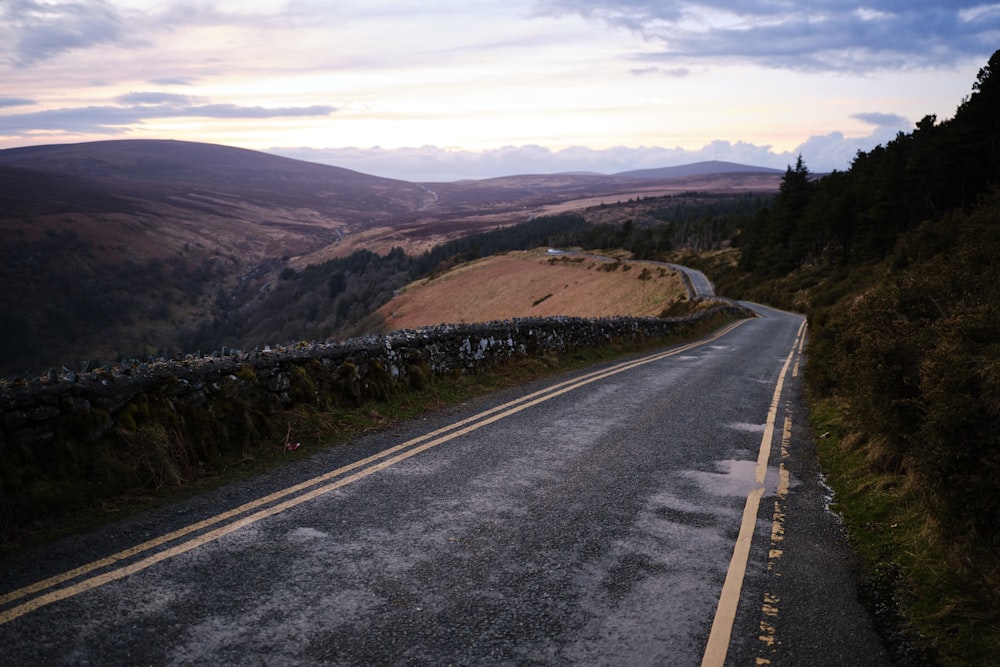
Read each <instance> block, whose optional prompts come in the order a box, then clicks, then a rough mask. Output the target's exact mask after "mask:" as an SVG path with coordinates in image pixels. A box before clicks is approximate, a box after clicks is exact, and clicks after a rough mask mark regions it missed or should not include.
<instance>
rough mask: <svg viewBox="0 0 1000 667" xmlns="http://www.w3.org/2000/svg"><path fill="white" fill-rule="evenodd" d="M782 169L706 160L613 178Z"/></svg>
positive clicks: (710, 174)
mask: <svg viewBox="0 0 1000 667" xmlns="http://www.w3.org/2000/svg"><path fill="white" fill-rule="evenodd" d="M784 173H785V170H784V169H772V168H770V167H754V166H752V165H747V164H737V163H736V162H723V161H721V160H708V161H706V162H694V163H692V164H684V165H680V166H677V167H660V168H658V169H635V170H633V171H622V172H619V173H617V174H614V175H615V176H617V177H619V178H688V177H691V176H714V175H718V174H784Z"/></svg>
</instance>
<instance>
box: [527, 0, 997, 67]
mask: <svg viewBox="0 0 1000 667" xmlns="http://www.w3.org/2000/svg"><path fill="white" fill-rule="evenodd" d="M537 11H538V13H539V14H540V15H550V16H567V15H576V16H580V17H583V18H585V19H588V20H593V21H600V22H603V23H605V24H608V25H612V26H615V27H618V28H622V29H625V30H629V31H632V32H634V33H636V34H639V35H641V36H642V37H643V38H644V39H645V40H646V41H647V42H648V43H649V44H650V45H651V50H650V51H649V52H646V53H643V54H641V55H636V56H635V57H636V58H637V59H640V60H645V61H649V62H651V63H659V62H668V63H691V62H711V63H713V64H719V63H723V62H731V63H751V64H755V65H761V66H766V67H772V68H779V69H788V70H800V71H814V72H819V71H838V72H866V71H871V70H873V69H882V70H905V69H913V68H922V67H948V66H953V65H955V64H956V63H958V62H960V61H963V60H966V59H969V58H981V57H982V54H984V53H991V52H992V51H993V50H994V49H995V48H996V44H997V35H998V34H1000V5H998V4H996V3H984V2H982V0H935V1H929V0H869V1H868V2H865V3H852V2H844V1H843V0H812V1H809V2H798V1H791V0H775V1H773V2H745V1H744V0H702V1H700V2H690V1H686V0H539V2H538V3H537ZM637 69H638V70H639V71H642V68H637ZM672 71H683V68H679V67H678V66H676V65H675V66H674V69H673V70H672Z"/></svg>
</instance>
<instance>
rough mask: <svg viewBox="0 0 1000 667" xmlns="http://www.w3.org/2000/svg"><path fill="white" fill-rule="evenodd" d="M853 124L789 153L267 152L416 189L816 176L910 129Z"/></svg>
mask: <svg viewBox="0 0 1000 667" xmlns="http://www.w3.org/2000/svg"><path fill="white" fill-rule="evenodd" d="M856 117H857V118H859V119H860V120H864V121H865V122H867V123H869V124H871V125H875V126H876V127H875V128H874V130H873V132H872V133H871V134H869V135H867V136H863V137H846V136H844V134H843V133H841V132H831V133H829V134H825V135H816V136H812V137H809V138H808V139H806V140H805V141H804V142H803V143H802V144H801V145H800V146H798V148H796V149H795V150H792V151H782V152H779V151H775V150H773V149H772V147H771V146H757V145H754V144H752V143H748V142H743V141H739V142H735V143H733V142H729V141H724V140H717V141H713V142H711V143H709V144H706V145H705V146H703V147H702V148H700V149H697V150H688V149H684V148H680V147H677V148H663V147H656V146H640V147H625V146H619V147H614V148H606V149H593V148H586V147H583V146H574V147H570V148H564V149H561V150H552V149H549V148H546V147H544V146H534V145H526V146H504V147H502V148H497V149H493V150H485V151H467V150H449V149H444V148H439V147H436V146H421V147H413V148H397V149H385V148H380V147H378V146H375V147H372V148H357V147H350V148H307V147H299V148H294V147H290V148H272V149H270V150H269V151H268V152H270V153H274V154H276V155H283V156H285V157H291V158H295V159H298V160H307V161H309V162H319V163H322V164H330V165H334V166H338V167H344V168H346V169H353V170H355V171H360V172H363V173H366V174H374V175H377V176H384V177H387V178H398V179H401V180H405V181H415V182H451V181H460V180H466V179H482V178H494V177H497V176H510V175H514V174H549V173H561V172H595V173H600V174H614V173H618V172H622V171H630V170H633V169H655V168H658V167H672V166H677V165H683V164H690V163H692V162H703V161H708V160H722V161H725V162H736V163H739V164H748V165H754V166H759V167H772V168H776V169H785V168H786V167H788V166H789V165H792V164H794V163H795V160H796V158H797V157H798V155H800V154H801V155H802V157H803V159H804V160H805V163H806V166H808V168H809V169H810V171H813V172H817V173H822V172H829V171H833V170H835V169H839V170H844V169H847V168H848V167H849V166H850V164H851V161H852V160H853V159H854V157H855V156H856V155H857V153H858V151H869V150H871V149H872V148H875V147H876V146H878V145H879V144H885V143H887V142H889V141H891V140H892V139H893V138H894V137H895V136H896V135H897V134H898V133H899V132H908V131H910V130H912V125H911V124H910V122H909V121H907V120H906V119H905V118H902V117H900V116H897V115H895V114H884V113H860V114H856Z"/></svg>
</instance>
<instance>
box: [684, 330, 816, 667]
mask: <svg viewBox="0 0 1000 667" xmlns="http://www.w3.org/2000/svg"><path fill="white" fill-rule="evenodd" d="M804 328H805V321H804V320H803V322H802V324H801V325H800V326H799V330H798V333H796V335H795V341H794V342H793V343H792V349H791V350H790V351H789V352H788V356H787V357H786V358H785V363H784V365H783V366H782V367H781V372H780V373H779V374H778V382H777V383H776V384H775V387H774V395H773V396H772V397H771V407H770V408H769V409H768V413H767V423H766V424H765V426H764V435H763V436H762V437H761V442H760V453H759V454H758V456H757V466H756V468H755V479H756V481H757V484H758V485H760V486H758V487H757V488H755V489H754V490H753V491H751V492H750V493H749V495H747V501H746V504H745V505H744V506H743V519H742V521H741V522H740V532H739V535H738V536H737V537H736V545H735V546H734V547H733V557H732V558H731V559H730V561H729V569H728V570H727V571H726V580H725V582H724V583H723V584H722V593H721V594H720V595H719V605H718V607H717V608H716V610H715V618H714V619H713V620H712V629H711V630H710V631H709V634H708V643H707V644H706V646H705V654H704V656H702V660H701V665H702V667H722V665H724V664H725V662H726V654H727V653H728V652H729V640H730V638H731V637H732V634H733V623H734V622H735V621H736V608H737V606H738V605H739V601H740V592H741V591H742V590H743V579H744V577H745V576H746V570H747V562H748V561H749V559H750V544H751V543H752V542H753V534H754V529H755V528H756V524H757V510H759V509H760V499H761V498H762V497H763V496H764V486H763V484H764V477H765V475H766V474H767V461H768V459H769V458H770V456H771V442H772V440H773V439H774V428H775V421H776V420H777V417H778V407H779V405H780V399H781V391H782V389H783V388H784V385H785V376H786V375H787V373H788V367H789V366H790V365H791V363H792V359H793V358H794V357H795V355H796V347H797V345H798V344H799V337H800V336H802V333H803V329H804Z"/></svg>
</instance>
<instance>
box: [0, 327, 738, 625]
mask: <svg viewBox="0 0 1000 667" xmlns="http://www.w3.org/2000/svg"><path fill="white" fill-rule="evenodd" d="M744 322H746V320H741V321H739V322H735V323H733V324H731V325H729V326H727V327H725V328H723V329H721V330H719V331H717V332H716V333H714V334H713V335H711V336H710V337H708V338H703V339H701V340H699V341H696V342H694V343H689V344H687V345H683V346H681V347H676V348H672V349H670V350H667V351H665V352H659V353H656V354H652V355H649V356H646V357H642V358H640V359H636V360H632V361H627V362H622V363H619V364H616V365H614V366H611V367H610V368H606V369H603V370H600V371H595V372H592V373H588V374H586V375H583V376H580V377H577V378H573V379H572V380H567V381H565V382H561V383H559V384H556V385H553V386H551V387H547V388H545V389H542V390H539V391H536V392H534V393H531V394H528V395H526V396H522V397H521V398H518V399H516V400H513V401H509V402H507V403H503V404H502V405H498V406H496V407H493V408H490V409H489V410H485V411H483V412H480V413H478V414H475V415H473V416H471V417H468V418H466V419H462V420H460V421H457V422H455V423H453V424H449V425H448V426H445V427H443V428H440V429H437V430H435V431H431V432H430V433H426V434H424V435H421V436H418V437H416V438H413V439H411V440H407V441H406V442H404V443H401V444H399V445H396V446H395V447H390V448H389V449H386V450H383V451H381V452H379V453H377V454H374V455H372V456H369V457H368V458H365V459H362V460H360V461H355V462H354V463H351V464H348V465H346V466H343V467H340V468H337V469H336V470H332V471H330V472H328V473H324V474H323V475H319V476H317V477H313V478H312V479H308V480H306V481H304V482H301V483H299V484H295V485H294V486H290V487H287V488H285V489H282V490H280V491H276V492H274V493H271V494H269V495H266V496H263V497H261V498H258V499H256V500H253V501H251V502H248V503H245V504H243V505H240V506H239V507H236V508H233V509H231V510H228V511H226V512H223V513H221V514H216V515H215V516H212V517H209V518H207V519H204V520H202V521H199V522H197V523H193V524H190V525H188V526H184V527H183V528H179V529H178V530H175V531H173V532H170V533H167V534H165V535H162V536H160V537H156V538H154V539H152V540H148V541H146V542H143V543H141V544H137V545H135V546H133V547H129V548H128V549H124V550H122V551H119V552H117V553H114V554H112V555H110V556H107V557H106V558H101V559H99V560H95V561H93V562H91V563H87V564H85V565H81V566H80V567H77V568H74V569H72V570H68V571H66V572H63V573H61V574H58V575H55V576H53V577H49V578H48V579H44V580H42V581H39V582H36V583H34V584H31V585H29V586H25V587H23V588H19V589H17V590H15V591H11V592H10V593H5V594H3V595H0V607H4V606H7V605H10V604H11V603H14V602H16V601H17V600H21V599H23V598H30V599H28V600H26V601H24V602H21V603H19V604H16V605H15V606H11V607H9V608H7V609H5V610H3V611H0V625H2V624H4V623H7V622H9V621H12V620H14V619H16V618H19V617H21V616H24V615H25V614H28V613H30V612H32V611H35V610H36V609H40V608H41V607H44V606H46V605H50V604H52V603H54V602H58V601H60V600H65V599H67V598H71V597H74V596H76V595H79V594H80V593H84V592H86V591H89V590H92V589H94V588H97V587H99V586H103V585H104V584H107V583H110V582H112V581H116V580H118V579H122V578H124V577H127V576H129V575H131V574H134V573H136V572H140V571H142V570H145V569H146V568H148V567H151V566H152V565H155V564H156V563H159V562H161V561H165V560H167V559H169V558H173V557H174V556H177V555H180V554H182V553H185V552H187V551H191V550H192V549H195V548H196V547H199V546H202V545H204V544H207V543H209V542H212V541H214V540H217V539H219V538H220V537H223V536H225V535H228V534H229V533H232V532H234V531H236V530H239V529H240V528H243V527H244V526H249V525H251V524H253V523H256V522H258V521H261V520H262V519H266V518H267V517H270V516H274V515H275V514H279V513H281V512H284V511H285V510H288V509H291V508H293V507H296V506H298V505H301V504H303V503H306V502H309V501H310V500H313V499H314V498H317V497H319V496H321V495H323V494H326V493H329V492H330V491H333V490H335V489H339V488H341V487H343V486H347V485H348V484H351V483H353V482H356V481H358V480H360V479H364V478H365V477H368V476H369V475H372V474H374V473H376V472H378V471H380V470H384V469H386V468H389V467H391V466H393V465H395V464H397V463H399V462H400V461H404V460H406V459H408V458H410V457H412V456H416V455H417V454H419V453H421V452H424V451H427V450H428V449H431V448H432V447H436V446H438V445H440V444H443V443H445V442H448V441H450V440H454V439H455V438H458V437H460V436H463V435H466V434H468V433H471V432H472V431H475V430H477V429H480V428H482V427H484V426H486V425H488V424H492V423H494V422H497V421H500V420H501V419H504V418H506V417H509V416H511V415H513V414H516V413H518V412H521V411H523V410H527V409H528V408H530V407H533V406H535V405H538V404H539V403H543V402H545V401H548V400H550V399H553V398H555V397H557V396H561V395H563V394H565V393H568V392H570V391H573V390H574V389H578V388H580V387H583V386H585V385H588V384H590V383H592V382H597V381H598V380H603V379H604V378H607V377H610V376H613V375H617V374H618V373H624V372H625V371H628V370H631V369H633V368H636V367H638V366H642V365H645V364H649V363H653V362H656V361H659V360H661V359H664V358H666V357H670V356H674V355H677V354H680V353H682V352H686V351H688V350H691V349H693V348H696V347H699V346H702V345H706V344H708V343H711V342H713V341H715V340H717V339H719V338H720V337H722V336H724V335H725V334H727V333H729V332H730V331H732V330H733V329H735V328H736V327H737V326H739V325H741V324H743V323H744ZM279 501H280V502H279ZM219 524H221V525H219ZM212 526H216V527H215V528H212ZM209 528H212V529H211V530H206V529H209ZM201 531H205V532H201ZM192 535H193V536H192ZM188 536H192V537H189V539H187V540H185V541H183V542H179V543H177V544H174V545H173V546H169V547H167V548H165V549H163V550H160V551H156V552H155V553H151V554H150V555H147V556H145V557H143V558H141V559H139V560H132V559H134V558H136V557H137V556H140V555H142V554H144V553H146V552H149V551H152V550H154V549H157V548H158V547H163V546H166V545H169V544H170V543H173V542H177V541H178V540H180V539H181V538H184V537H188ZM126 561H131V562H126ZM104 569H106V571H105V572H102V573H100V574H92V573H94V572H97V571H98V570H104ZM87 575H92V576H87ZM85 576H86V578H83V579H81V577H85ZM74 580H79V581H76V582H75V583H69V582H73V581H74ZM63 584H68V585H66V586H65V587H62V588H59V587H60V586H62V585H63ZM31 596H34V597H31Z"/></svg>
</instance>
